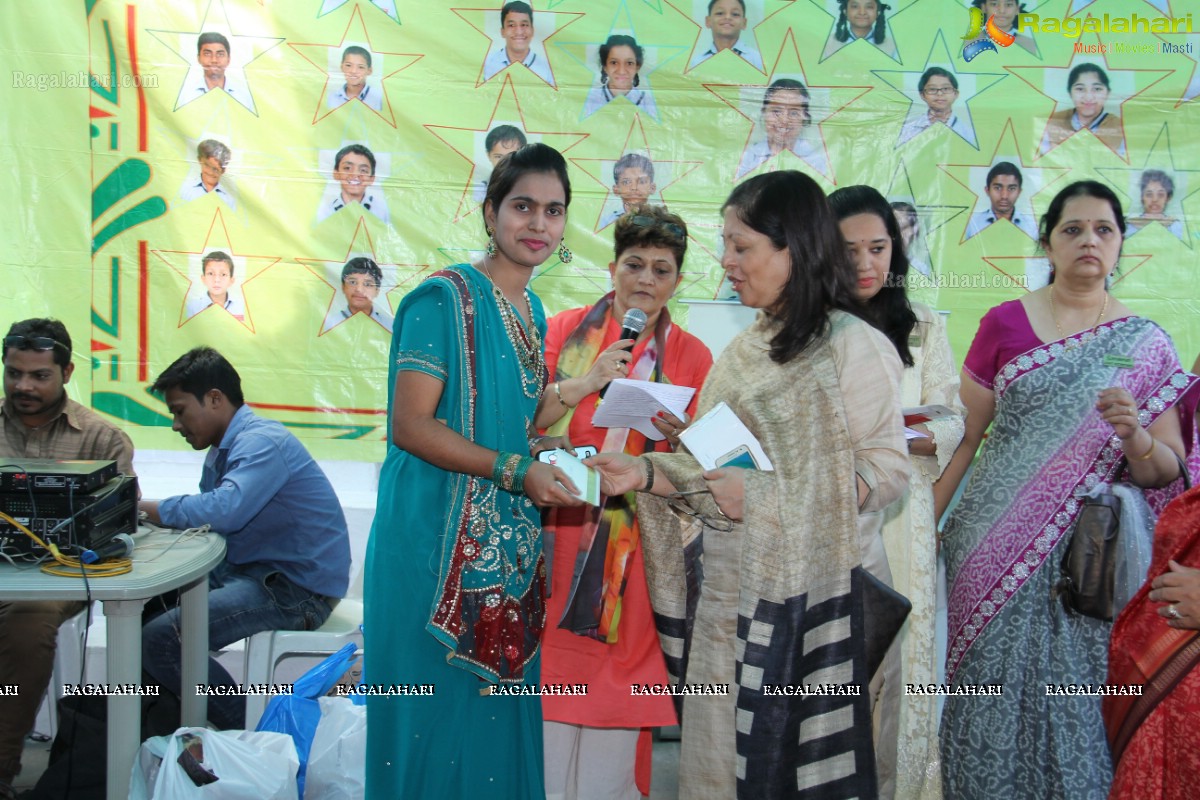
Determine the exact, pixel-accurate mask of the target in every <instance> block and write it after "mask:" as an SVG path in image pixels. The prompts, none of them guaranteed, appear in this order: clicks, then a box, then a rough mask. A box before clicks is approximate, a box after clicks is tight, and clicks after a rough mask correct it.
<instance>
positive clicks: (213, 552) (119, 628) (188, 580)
mask: <svg viewBox="0 0 1200 800" xmlns="http://www.w3.org/2000/svg"><path fill="white" fill-rule="evenodd" d="M175 538H176V537H175V534H172V533H151V534H147V535H145V536H138V537H137V544H138V547H137V548H135V549H134V552H133V571H132V572H130V573H128V574H126V575H118V576H117V577H115V578H88V586H89V587H90V588H91V598H90V599H92V600H100V601H102V602H103V603H104V616H105V617H107V620H108V643H107V650H108V652H107V658H108V680H107V683H109V684H135V685H137V684H140V683H141V680H142V606H144V605H145V603H146V601H147V600H149V599H150V598H152V597H157V596H158V595H160V594H162V593H164V592H168V591H171V590H172V589H180V590H182V595H181V598H182V599H181V602H180V622H181V627H182V631H181V633H182V635H183V653H182V657H183V663H182V666H183V684H182V685H183V687H185V688H186V687H195V686H196V684H200V683H207V682H208V573H209V571H210V570H212V569H213V567H215V566H216V565H217V564H219V563H221V560H222V559H223V558H224V557H225V540H224V538H222V537H221V536H220V535H218V534H216V533H211V532H210V533H209V534H208V535H207V536H204V537H197V538H194V539H190V540H188V541H184V542H179V543H178V544H177V545H176V546H175V547H173V548H172V549H171V550H170V551H168V552H167V553H166V554H165V555H159V554H160V553H162V548H163V547H165V546H166V544H169V543H170V542H171V541H172V540H173V539H175ZM150 544H154V545H160V544H161V547H145V545H150ZM155 556H158V557H157V558H155ZM152 558H153V559H154V560H153V561H149V560H147V559H152ZM87 599H89V598H88V594H87V592H86V591H85V590H84V583H83V580H82V579H80V578H62V577H58V576H56V575H47V574H45V573H44V572H42V571H41V570H40V569H37V568H33V569H18V568H15V567H13V566H12V565H11V564H9V563H7V562H5V561H3V560H0V600H87ZM85 657H86V654H85ZM180 702H181V705H182V710H183V724H184V725H194V726H201V727H202V726H204V725H205V723H206V721H207V718H208V698H207V697H205V696H203V695H198V694H197V693H196V692H195V691H194V690H193V691H191V692H188V691H184V692H183V696H182V697H181V698H180ZM141 742H142V720H141V699H140V698H139V697H138V696H137V695H110V696H109V697H108V783H107V793H108V797H109V800H125V798H127V797H128V796H129V773H130V770H131V769H132V767H133V760H134V758H135V757H136V755H137V751H138V747H139V746H140V745H141Z"/></svg>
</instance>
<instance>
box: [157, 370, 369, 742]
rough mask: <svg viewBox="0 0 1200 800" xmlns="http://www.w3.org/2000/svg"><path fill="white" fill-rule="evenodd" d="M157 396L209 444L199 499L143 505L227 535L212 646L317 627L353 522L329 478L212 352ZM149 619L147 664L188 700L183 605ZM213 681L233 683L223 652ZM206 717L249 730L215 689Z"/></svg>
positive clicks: (199, 443)
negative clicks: (256, 407) (254, 405)
mask: <svg viewBox="0 0 1200 800" xmlns="http://www.w3.org/2000/svg"><path fill="white" fill-rule="evenodd" d="M151 391H153V392H154V393H155V394H158V395H160V396H162V397H163V398H164V400H165V401H166V404H167V409H168V410H169V411H170V412H171V417H172V419H173V420H174V423H173V425H172V426H171V427H172V428H173V429H174V430H176V431H178V432H179V434H180V435H181V436H183V438H184V439H185V440H186V441H187V443H188V444H190V445H191V446H192V447H193V448H194V449H196V450H202V449H204V448H208V456H207V458H205V460H204V471H203V473H202V475H201V477H200V494H193V495H179V496H177V497H168V498H167V499H165V500H161V501H148V500H144V501H142V502H141V503H140V504H139V505H140V507H141V509H142V510H143V511H145V512H146V514H147V516H148V518H149V519H150V521H151V522H154V523H157V524H161V525H166V526H170V527H174V528H191V527H197V526H200V525H204V524H208V525H211V526H212V529H213V530H214V531H215V532H216V533H218V534H220V535H221V536H224V537H225V542H226V547H227V548H228V549H227V550H226V553H225V561H224V562H223V563H221V564H219V565H218V566H217V568H216V569H214V570H213V571H212V573H211V574H210V575H209V584H208V585H209V589H208V628H209V630H208V636H209V647H211V648H212V649H214V650H217V649H220V648H222V647H225V646H226V645H229V644H231V643H233V642H236V641H238V640H239V639H244V638H246V637H247V636H250V635H252V634H255V633H258V632H259V631H266V630H312V629H314V628H317V627H319V626H320V625H321V624H322V623H323V622H324V621H325V620H326V618H328V616H329V613H330V611H331V610H332V607H333V605H334V604H336V602H337V600H338V599H339V598H341V597H342V596H343V595H344V594H345V593H346V588H347V585H348V584H349V577H350V539H349V534H348V532H347V530H346V518H345V516H344V515H343V514H342V507H341V505H340V504H339V503H338V499H337V495H335V494H334V492H333V487H332V486H331V485H330V484H329V479H328V478H326V477H325V473H323V472H322V471H321V468H320V467H319V466H317V463H316V462H315V461H313V459H312V456H310V455H309V454H308V451H307V450H305V449H304V446H303V445H301V444H300V442H299V440H298V439H296V437H295V436H293V435H292V434H291V433H290V432H289V431H288V430H287V429H286V428H284V426H283V425H281V424H280V423H278V422H275V421H273V420H266V419H261V418H260V417H258V416H256V415H255V414H254V412H253V411H251V410H250V407H249V406H247V405H245V404H244V403H243V400H242V384H241V378H239V377H238V374H237V371H236V370H235V369H234V368H233V365H231V364H230V363H229V362H228V361H226V360H225V357H224V356H222V355H221V354H220V353H218V352H217V351H216V350H213V349H212V348H211V347H197V348H195V349H194V350H191V351H189V352H188V353H185V354H184V355H183V356H181V357H180V358H179V359H177V360H176V361H175V363H173V364H171V366H169V367H167V369H166V370H165V371H164V372H163V373H162V374H161V375H159V376H158V379H157V380H156V381H155V382H154V385H153V386H152V387H151ZM167 606H172V607H169V608H166V611H165V612H164V613H159V614H158V616H156V617H153V618H150V615H153V614H155V613H158V612H163V609H164V608H165V607H167ZM146 617H147V618H148V619H149V621H148V622H147V623H146V626H145V629H144V631H143V633H142V668H143V670H144V671H145V672H146V673H147V674H149V676H150V677H151V678H153V679H154V680H156V681H157V682H158V683H159V684H161V685H162V686H164V687H165V688H167V689H168V690H169V691H171V692H174V693H175V694H176V695H179V694H180V691H181V687H180V681H181V666H180V660H181V659H180V641H179V632H178V631H179V608H178V606H177V605H173V604H172V603H170V602H160V600H159V599H155V600H151V601H149V602H148V603H147V604H146ZM208 682H209V685H210V686H233V685H234V682H233V679H232V678H231V677H230V676H229V673H227V672H226V671H225V670H224V668H223V667H221V665H220V664H218V663H217V662H216V660H213V659H210V660H209V679H208ZM184 691H195V689H194V687H186V688H185V689H184ZM208 716H209V719H210V720H211V721H212V722H213V723H214V724H215V725H217V726H218V727H219V728H225V729H228V728H243V727H245V722H246V705H245V700H244V698H242V697H237V696H234V697H227V696H210V697H209V700H208Z"/></svg>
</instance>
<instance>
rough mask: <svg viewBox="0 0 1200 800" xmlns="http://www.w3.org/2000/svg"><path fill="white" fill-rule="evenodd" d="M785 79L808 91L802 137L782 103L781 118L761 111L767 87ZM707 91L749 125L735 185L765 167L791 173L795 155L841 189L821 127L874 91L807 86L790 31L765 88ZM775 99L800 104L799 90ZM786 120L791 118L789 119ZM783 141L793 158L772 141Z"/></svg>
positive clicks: (745, 86) (711, 85)
mask: <svg viewBox="0 0 1200 800" xmlns="http://www.w3.org/2000/svg"><path fill="white" fill-rule="evenodd" d="M781 78H786V79H790V80H797V81H799V82H800V83H802V84H803V85H804V86H805V87H807V91H808V95H809V98H808V103H807V108H808V115H809V122H808V123H807V124H804V125H803V126H802V127H801V128H800V130H799V131H798V132H793V131H792V128H794V127H795V123H794V122H793V121H792V119H791V115H792V114H794V113H795V112H796V111H797V109H796V108H790V109H785V108H784V107H783V104H782V103H780V104H778V108H779V110H780V111H781V112H782V113H780V114H778V115H775V114H773V113H772V112H769V111H766V110H764V109H763V105H764V97H765V93H766V91H767V87H769V86H770V85H771V84H773V83H775V82H776V81H777V80H779V79H781ZM703 85H704V88H705V89H707V90H708V91H709V92H711V93H712V94H714V95H716V97H717V98H718V99H720V100H721V102H723V103H725V105H727V106H729V107H730V108H732V109H733V110H734V111H736V112H738V113H739V114H741V115H742V116H743V117H745V118H746V119H747V120H749V121H750V122H751V127H750V130H749V131H748V132H747V134H746V145H745V147H744V148H743V149H742V155H741V161H740V163H739V164H738V168H737V172H736V173H735V176H734V182H735V183H736V182H737V181H738V180H741V179H742V178H743V177H744V176H745V175H747V174H748V173H750V172H751V171H754V170H757V169H759V168H760V167H762V166H763V165H764V164H765V165H767V167H768V169H770V170H775V169H790V168H792V166H791V165H790V164H788V161H790V160H791V158H792V156H795V157H796V158H799V159H800V160H802V161H803V162H804V165H805V166H806V167H808V168H809V169H810V170H812V171H815V172H816V173H818V174H819V175H821V177H822V178H823V179H825V180H826V181H828V182H831V183H833V184H834V185H836V184H837V181H836V180H835V179H834V177H833V168H832V167H831V166H830V164H829V156H828V150H827V148H826V146H825V138H824V136H825V134H824V131H823V130H822V129H821V126H822V125H824V124H825V122H827V121H828V120H829V119H830V118H832V117H833V116H835V115H836V114H838V113H840V112H841V111H844V110H845V109H846V108H847V107H848V106H849V105H850V104H851V103H853V102H854V101H856V100H858V99H859V98H860V97H862V96H863V95H865V94H866V93H867V92H869V91H871V87H870V86H818V85H815V84H812V83H809V81H808V78H807V77H805V73H804V64H803V62H802V61H801V59H800V52H799V50H797V48H796V38H795V34H794V33H793V32H792V30H791V29H790V28H789V29H788V32H787V33H786V34H785V35H784V37H783V43H782V44H781V45H780V47H779V54H778V55H777V56H776V57H775V65H774V67H773V68H772V69H771V73H770V78H769V79H768V80H767V82H766V83H761V84H745V83H743V84H724V83H706V84H703ZM777 91H778V93H777V94H775V95H772V97H780V98H781V99H783V100H785V101H786V102H792V101H795V100H801V98H799V95H800V92H799V90H797V89H781V90H777ZM785 115H787V116H785ZM771 136H775V137H778V138H780V139H784V138H791V139H792V144H791V146H790V147H788V148H787V152H788V153H789V155H786V156H785V155H784V146H783V144H780V145H779V149H778V152H774V153H773V152H772V150H773V149H775V148H774V146H773V144H772V143H771V141H770V139H769V137H771Z"/></svg>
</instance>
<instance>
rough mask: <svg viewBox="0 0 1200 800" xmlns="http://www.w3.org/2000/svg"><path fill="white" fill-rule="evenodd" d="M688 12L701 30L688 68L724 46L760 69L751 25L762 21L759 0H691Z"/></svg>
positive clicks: (760, 58) (761, 70) (758, 54)
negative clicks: (701, 26) (690, 10)
mask: <svg viewBox="0 0 1200 800" xmlns="http://www.w3.org/2000/svg"><path fill="white" fill-rule="evenodd" d="M692 12H693V14H694V17H693V18H694V19H697V20H699V21H700V23H701V24H702V25H703V26H704V30H703V31H701V33H700V39H699V41H698V42H697V43H696V49H695V51H694V52H693V54H692V60H691V61H690V62H689V63H688V69H691V68H693V67H697V66H699V65H700V64H703V63H704V62H705V61H708V60H709V59H710V58H712V57H713V56H715V55H717V54H718V53H721V52H723V51H725V50H728V51H729V52H731V53H733V54H734V55H735V56H738V57H739V58H741V59H742V60H743V61H745V62H746V63H747V64H749V65H750V66H752V67H754V68H755V69H757V70H758V71H759V72H763V71H764V70H763V60H762V54H761V53H760V52H759V50H758V46H757V45H758V43H757V41H755V38H754V30H753V29H754V25H755V24H757V23H758V22H761V21H762V17H763V13H762V2H761V0H749V2H748V3H747V2H746V0H693V2H692ZM751 20H753V21H751Z"/></svg>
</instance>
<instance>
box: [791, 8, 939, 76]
mask: <svg viewBox="0 0 1200 800" xmlns="http://www.w3.org/2000/svg"><path fill="white" fill-rule="evenodd" d="M810 1H811V2H812V4H813V5H814V6H816V7H817V8H819V9H821V10H822V11H824V12H825V13H826V14H828V15H829V16H830V17H832V18H833V24H832V25H830V26H829V36H828V37H827V38H826V39H825V44H824V45H823V47H822V51H821V59H820V60H821V61H824V60H825V59H827V58H829V57H830V56H832V55H834V54H835V53H839V52H841V51H842V50H843V49H844V48H846V47H847V46H849V45H852V44H855V43H856V42H859V41H862V42H865V43H866V44H868V45H870V46H872V47H874V48H875V49H876V50H878V51H879V52H881V53H883V54H884V55H885V56H887V57H888V58H890V59H892V60H893V61H895V62H897V63H902V59H901V58H900V48H899V47H898V46H897V44H896V39H895V37H894V36H893V35H892V20H894V19H895V18H896V16H897V15H898V14H901V13H903V12H904V11H905V10H907V9H908V8H910V7H912V6H913V5H915V3H916V1H917V0H910V1H909V2H907V3H903V2H900V3H895V4H893V5H892V10H890V11H888V12H887V16H886V18H885V19H884V31H885V32H884V38H883V41H882V42H879V43H878V44H876V43H875V41H874V32H875V28H874V27H872V28H871V30H870V32H868V33H867V35H866V36H865V37H863V38H861V39H860V38H858V37H856V36H854V31H853V30H852V29H850V28H849V27H848V29H847V37H846V41H844V42H842V41H838V38H837V23H838V17H839V16H841V9H840V7H839V6H838V0H810ZM878 5H883V3H882V2H881V3H879V4H878ZM880 13H882V12H880ZM877 21H878V16H876V17H875V20H874V21H873V22H872V25H873V26H874V25H876V24H877ZM813 27H814V28H815V27H816V26H815V25H814V26H813ZM851 52H853V51H851ZM857 52H858V56H857V57H858V58H866V56H865V55H864V53H867V52H869V51H868V50H866V49H865V48H862V47H860V48H859V49H858V51H857Z"/></svg>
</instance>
